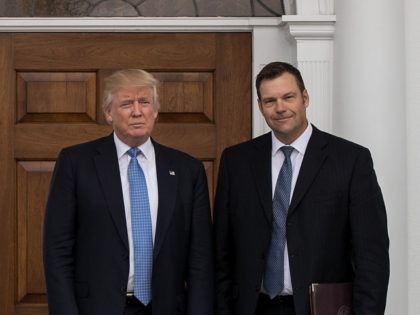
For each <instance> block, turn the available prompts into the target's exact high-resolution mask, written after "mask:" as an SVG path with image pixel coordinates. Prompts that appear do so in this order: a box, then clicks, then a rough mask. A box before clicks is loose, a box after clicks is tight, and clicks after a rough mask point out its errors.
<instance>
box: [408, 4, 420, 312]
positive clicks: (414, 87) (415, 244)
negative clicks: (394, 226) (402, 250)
mask: <svg viewBox="0 0 420 315" xmlns="http://www.w3.org/2000/svg"><path fill="white" fill-rule="evenodd" d="M419 12H420V2H419V1H418V0H406V1H405V29H406V36H405V39H406V46H405V47H406V55H405V56H406V95H407V100H406V102H407V170H408V172H407V224H408V229H407V232H408V274H409V277H408V314H409V315H417V314H420V302H419V297H420V270H419V267H420V212H419V205H420V193H419V192H420V163H419V161H420V124H419V117H420V106H419V100H420V58H419V56H420V37H419V34H420V20H419V16H418V13H419Z"/></svg>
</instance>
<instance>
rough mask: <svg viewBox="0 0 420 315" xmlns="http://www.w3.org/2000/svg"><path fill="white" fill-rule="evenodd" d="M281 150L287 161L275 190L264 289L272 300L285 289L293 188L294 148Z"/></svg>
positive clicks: (286, 147) (285, 147)
mask: <svg viewBox="0 0 420 315" xmlns="http://www.w3.org/2000/svg"><path fill="white" fill-rule="evenodd" d="M281 150H282V152H283V154H284V157H285V159H284V162H283V165H282V167H281V169H280V172H279V176H278V178H277V183H276V188H275V190H274V197H273V221H272V231H271V242H270V247H269V250H268V255H267V264H266V267H265V273H264V289H265V291H266V292H267V294H268V295H269V296H270V297H271V298H274V297H275V296H277V295H279V294H280V293H281V291H282V290H283V287H284V249H285V245H286V219H287V211H288V208H289V203H290V191H291V186H292V162H291V160H290V155H291V154H292V152H293V147H291V146H284V147H281Z"/></svg>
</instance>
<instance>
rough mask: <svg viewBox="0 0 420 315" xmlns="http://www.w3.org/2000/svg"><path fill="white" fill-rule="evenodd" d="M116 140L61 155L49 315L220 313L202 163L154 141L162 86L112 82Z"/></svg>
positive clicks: (48, 228) (50, 214) (137, 76)
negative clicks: (215, 308)
mask: <svg viewBox="0 0 420 315" xmlns="http://www.w3.org/2000/svg"><path fill="white" fill-rule="evenodd" d="M104 94H105V98H104V104H103V109H104V113H105V117H106V120H107V121H108V122H109V123H110V124H111V125H112V126H113V129H114V132H113V134H111V135H109V136H107V137H104V138H101V139H97V140H94V141H91V142H88V143H84V144H79V145H76V146H72V147H69V148H65V149H63V150H62V151H61V153H60V155H59V157H58V160H57V163H56V166H55V170H54V174H53V177H52V182H51V190H50V193H49V198H48V202H47V207H46V214H45V223H44V265H45V275H46V283H47V292H48V303H49V310H50V314H53V315H66V314H68V315H70V314H71V315H76V314H80V315H82V314H86V315H95V314H97V315H107V314H109V315H118V314H120V315H123V314H125V315H128V314H139V315H144V314H153V315H171V314H189V315H200V314H203V315H212V314H213V301H214V299H213V297H214V294H213V292H214V289H213V282H214V272H213V254H212V250H213V245H212V230H211V218H210V207H209V196H208V188H207V181H206V175H205V171H204V167H203V165H202V163H201V162H199V161H197V160H196V159H194V158H192V157H190V156H189V155H187V154H185V153H182V152H180V151H177V150H174V149H171V148H168V147H165V146H163V145H160V144H158V143H157V142H155V141H154V140H152V139H151V137H150V135H151V133H152V130H153V127H154V124H155V120H156V118H157V115H158V108H159V102H158V95H157V81H156V79H155V78H154V77H153V76H152V75H151V74H149V73H147V72H145V71H142V70H132V69H130V70H121V71H117V72H115V73H114V74H112V75H111V76H109V77H108V78H107V79H106V80H105V88H104Z"/></svg>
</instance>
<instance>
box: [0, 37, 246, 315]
mask: <svg viewBox="0 0 420 315" xmlns="http://www.w3.org/2000/svg"><path fill="white" fill-rule="evenodd" d="M122 68H142V69H145V70H147V71H149V72H152V73H153V74H154V75H155V76H156V77H157V78H158V79H159V80H160V81H161V86H160V88H159V95H160V102H161V109H160V112H159V117H158V122H157V125H156V127H155V130H154V132H153V138H154V139H155V140H156V141H158V142H160V143H162V144H166V145H169V146H172V147H175V148H178V149H180V150H183V151H186V152H188V153H190V154H191V155H193V156H195V157H196V158H198V159H200V160H201V161H202V162H203V164H204V166H205V169H206V173H207V176H208V183H209V192H210V195H211V196H212V197H213V195H214V188H215V182H216V176H217V174H216V173H217V167H218V163H219V158H220V154H221V152H222V150H223V149H224V148H225V147H226V146H228V145H232V144H235V143H238V142H241V141H244V140H246V139H249V138H250V137H251V103H252V102H251V85H252V83H251V35H250V34H249V33H118V34H117V33H110V34H108V33H30V34H29V33H28V34H25V33H19V34H0V86H2V90H1V91H0V106H1V107H0V109H1V112H2V115H0V129H1V130H0V148H1V150H0V163H1V165H2V172H1V175H0V202H1V205H2V207H1V208H0V222H2V228H1V229H0V279H2V281H0V314H22V315H23V314H31V315H34V314H47V305H46V290H45V283H44V274H43V267H42V223H43V215H44V207H45V202H46V198H47V194H48V190H49V182H50V179H51V174H52V170H53V168H54V162H55V159H56V157H57V155H58V153H59V151H60V150H61V149H62V148H63V147H66V146H69V145H73V144H76V143H81V142H85V141H89V140H92V139H95V138H98V137H102V136H105V135H108V134H109V133H110V132H111V131H112V130H111V127H110V126H108V125H107V124H106V122H105V120H104V118H103V115H102V109H101V98H102V90H103V80H104V78H105V77H106V76H107V75H109V74H110V73H112V72H113V71H114V70H117V69H122Z"/></svg>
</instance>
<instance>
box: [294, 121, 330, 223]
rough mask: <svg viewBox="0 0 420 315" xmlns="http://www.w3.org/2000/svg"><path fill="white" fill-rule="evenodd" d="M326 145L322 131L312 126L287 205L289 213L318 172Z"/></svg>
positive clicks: (325, 155)
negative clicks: (290, 198) (288, 205)
mask: <svg viewBox="0 0 420 315" xmlns="http://www.w3.org/2000/svg"><path fill="white" fill-rule="evenodd" d="M326 145H327V142H326V140H325V139H324V137H323V135H322V133H321V132H320V131H319V130H318V129H317V128H315V127H313V131H312V135H311V138H310V139H309V142H308V147H307V148H306V152H305V156H304V158H303V161H302V166H301V168H300V171H299V176H298V178H297V181H296V186H295V189H294V192H293V196H292V200H291V203H290V207H289V215H291V214H292V213H293V212H294V211H295V209H296V207H297V205H298V204H299V202H300V201H301V200H302V198H303V196H304V195H305V193H306V191H307V190H308V189H309V187H310V186H311V185H312V182H313V181H314V179H315V177H316V175H317V174H318V171H319V169H320V168H321V165H322V163H323V162H324V160H325V158H326V157H327V153H326V150H325V146H326Z"/></svg>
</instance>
